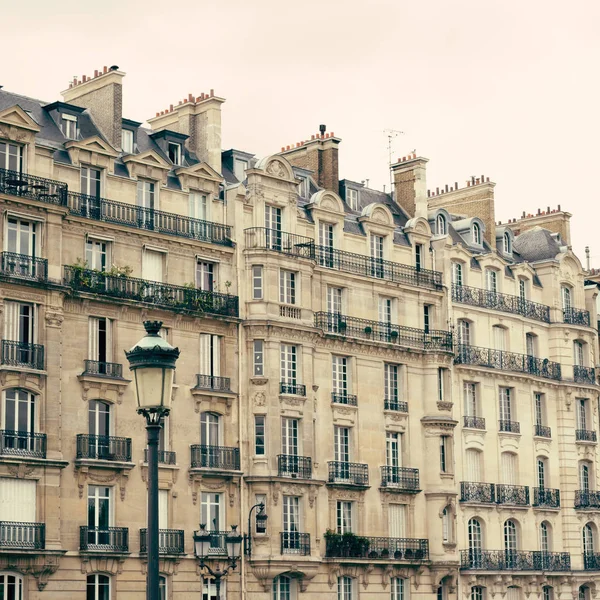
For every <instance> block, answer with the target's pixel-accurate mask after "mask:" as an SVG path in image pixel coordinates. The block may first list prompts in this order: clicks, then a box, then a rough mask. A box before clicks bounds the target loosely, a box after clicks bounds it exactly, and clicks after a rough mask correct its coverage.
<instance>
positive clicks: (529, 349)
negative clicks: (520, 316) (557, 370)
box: [525, 333, 537, 357]
mask: <svg viewBox="0 0 600 600" xmlns="http://www.w3.org/2000/svg"><path fill="white" fill-rule="evenodd" d="M536 350H537V335H535V334H534V333H526V334H525V353H526V354H527V356H528V357H535V356H537V351H536Z"/></svg>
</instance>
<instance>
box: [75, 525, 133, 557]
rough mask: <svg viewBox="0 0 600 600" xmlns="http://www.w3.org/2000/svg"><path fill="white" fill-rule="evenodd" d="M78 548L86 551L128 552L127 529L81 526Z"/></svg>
mask: <svg viewBox="0 0 600 600" xmlns="http://www.w3.org/2000/svg"><path fill="white" fill-rule="evenodd" d="M79 549H80V550H84V551H87V552H129V529H128V528H127V527H106V528H97V527H87V526H81V527H80V528H79Z"/></svg>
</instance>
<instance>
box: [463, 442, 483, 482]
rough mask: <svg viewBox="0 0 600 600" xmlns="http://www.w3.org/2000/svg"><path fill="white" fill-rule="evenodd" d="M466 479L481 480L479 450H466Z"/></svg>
mask: <svg viewBox="0 0 600 600" xmlns="http://www.w3.org/2000/svg"><path fill="white" fill-rule="evenodd" d="M466 458H467V460H466V467H467V481H473V482H479V481H481V462H482V461H481V452H480V451H479V450H473V449H469V450H467V452H466Z"/></svg>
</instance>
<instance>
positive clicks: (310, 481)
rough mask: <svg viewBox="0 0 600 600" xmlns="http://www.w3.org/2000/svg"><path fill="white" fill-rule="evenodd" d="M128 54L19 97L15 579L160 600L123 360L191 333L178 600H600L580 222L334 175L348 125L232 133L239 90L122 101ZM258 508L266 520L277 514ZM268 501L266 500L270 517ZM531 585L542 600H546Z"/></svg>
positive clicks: (178, 427) (12, 401)
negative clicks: (214, 568) (217, 576)
mask: <svg viewBox="0 0 600 600" xmlns="http://www.w3.org/2000/svg"><path fill="white" fill-rule="evenodd" d="M123 77H124V73H123V72H121V71H119V69H118V67H111V68H110V69H107V68H104V69H102V70H101V71H97V72H95V73H94V76H93V77H89V78H88V77H83V78H82V80H81V81H77V80H75V81H73V82H72V83H71V84H70V85H69V88H68V89H67V90H66V91H65V92H63V93H62V96H63V101H62V102H53V103H45V102H40V101H38V100H32V99H30V98H27V97H25V96H21V95H18V94H14V93H10V92H6V91H4V90H0V213H1V218H2V220H3V224H2V228H1V229H0V231H1V233H0V235H1V239H2V254H1V257H2V258H1V264H0V278H1V281H2V284H1V286H0V298H1V304H0V309H1V310H0V318H1V320H2V323H1V324H0V327H1V331H2V343H1V352H0V388H1V393H2V398H1V402H2V410H1V411H0V522H1V523H0V597H3V596H2V594H3V593H4V595H5V596H6V597H7V598H10V599H11V600H12V599H14V600H38V599H40V600H43V599H47V600H53V599H59V598H61V599H62V598H74V599H76V598H84V597H85V598H88V600H109V599H111V600H115V599H117V598H119V599H121V598H127V599H129V598H131V599H133V600H141V599H142V598H144V597H145V587H144V583H145V573H146V560H145V531H144V528H145V520H146V507H145V506H146V493H147V486H146V472H147V465H146V463H145V456H144V446H145V431H144V423H143V419H142V418H141V417H139V416H138V415H136V413H135V407H134V399H133V393H132V390H131V388H130V381H129V380H130V377H129V371H128V369H127V365H126V364H124V355H123V351H124V350H126V349H129V348H130V347H131V346H133V345H134V344H135V342H136V341H137V340H138V339H139V338H140V337H141V336H142V335H143V327H142V322H143V321H144V320H147V319H152V320H160V321H163V324H164V325H163V330H162V335H164V336H165V337H166V338H167V339H168V340H169V342H171V343H172V344H173V345H174V346H178V347H179V348H180V350H181V358H180V359H179V361H178V365H177V373H176V385H175V389H174V393H173V396H174V402H173V411H172V414H171V416H170V417H169V418H168V420H167V422H166V424H165V428H164V433H163V437H162V440H161V464H160V475H159V479H160V529H161V552H162V555H161V561H160V569H161V576H162V579H161V583H162V586H163V587H162V591H163V596H164V598H168V599H173V600H180V599H181V600H187V599H192V598H198V597H201V598H203V600H212V599H213V598H214V597H215V586H214V581H213V580H212V579H211V578H210V577H208V576H206V573H204V572H202V570H201V569H200V567H199V563H198V560H197V558H196V557H195V556H194V548H193V533H194V531H195V530H197V529H198V525H199V523H204V524H206V525H207V527H208V528H209V529H210V530H211V532H212V535H213V538H214V543H213V546H214V562H215V563H216V564H221V566H224V565H225V563H224V560H225V558H226V557H225V555H224V551H225V548H224V537H225V533H226V531H227V530H229V529H230V526H232V525H237V526H238V529H239V530H241V531H242V532H243V533H244V534H245V535H246V536H247V540H246V544H245V546H246V552H245V553H244V555H243V556H242V557H239V559H238V564H239V568H238V569H236V570H235V571H233V572H232V573H231V574H229V575H228V576H227V578H226V579H225V583H224V588H222V597H224V598H225V597H226V598H229V599H233V598H252V599H257V600H267V599H273V600H300V599H301V598H306V599H307V600H310V599H313V598H314V599H316V598H320V597H327V598H337V599H338V600H357V599H362V600H367V599H371V598H373V599H377V598H380V599H382V600H383V599H384V598H386V599H387V598H389V599H391V600H406V599H407V598H409V597H413V598H423V599H425V598H427V599H429V598H436V600H454V599H456V600H459V598H460V599H461V600H462V599H470V600H484V599H485V600H493V599H495V598H497V595H499V597H501V598H502V597H504V596H506V595H508V598H509V600H517V599H519V598H522V599H523V600H524V599H525V598H527V599H529V598H532V597H533V598H539V599H540V600H553V599H554V600H563V599H564V598H566V597H567V595H569V596H571V595H573V596H575V597H578V598H579V600H591V597H592V596H595V594H596V585H597V581H598V579H599V578H600V538H599V537H598V536H599V535H600V532H599V530H598V527H600V520H599V518H598V514H599V512H600V492H597V491H596V477H598V476H600V475H599V472H598V467H597V440H596V432H597V430H598V411H597V406H598V387H597V379H596V373H595V365H596V363H597V362H598V357H597V354H598V341H597V337H598V332H597V329H596V327H595V324H596V323H597V312H596V299H597V287H596V286H595V285H585V273H584V271H583V269H582V266H581V264H580V262H579V260H578V259H577V257H575V256H574V255H573V253H572V251H571V250H570V247H569V243H570V237H569V218H570V214H569V213H566V212H564V211H561V210H560V208H559V209H558V210H556V211H551V210H550V209H548V211H544V212H543V213H542V212H541V211H538V214H537V215H527V214H524V215H523V216H522V217H521V218H520V219H515V220H511V221H509V222H508V223H498V222H497V221H496V219H495V214H494V184H493V183H492V182H490V181H489V179H487V178H485V177H481V178H480V179H472V180H470V181H469V182H468V184H467V185H466V186H465V187H462V188H460V187H459V186H458V185H456V184H454V185H453V186H452V187H446V188H444V189H442V190H439V189H438V190H436V191H435V192H433V193H432V192H428V190H427V183H426V163H427V160H426V159H424V158H420V157H417V156H416V155H411V156H410V157H405V158H403V159H401V160H399V161H398V162H397V163H395V164H393V165H392V166H391V169H392V175H393V178H394V192H393V194H386V193H383V192H380V191H377V190H373V189H369V188H368V187H366V186H365V185H364V184H362V183H358V182H354V181H351V180H348V179H344V180H340V179H339V173H338V152H339V145H340V141H341V140H340V139H339V138H338V137H336V136H335V135H334V134H333V133H326V132H325V131H324V130H321V131H320V132H319V133H318V134H315V135H313V136H312V137H311V139H310V140H306V141H303V142H299V143H297V144H294V145H293V146H287V147H284V148H282V149H281V152H279V153H277V154H274V155H271V156H268V157H266V158H262V159H259V158H257V157H255V156H254V155H253V154H251V153H249V152H245V151H240V150H235V149H232V150H228V151H223V150H222V148H221V105H222V104H223V102H224V99H223V98H220V97H218V96H215V94H214V92H213V91H212V90H211V91H210V92H209V93H204V94H201V95H200V96H192V95H191V94H190V95H189V96H188V97H187V98H186V99H184V100H183V101H181V102H179V103H178V104H176V105H171V106H170V107H169V108H168V109H167V110H165V111H161V112H159V113H156V116H155V117H153V118H151V119H149V120H148V123H149V125H150V128H145V127H142V126H141V123H140V122H137V121H133V120H130V119H127V118H124V117H123V114H122V85H123ZM261 503H264V504H265V506H266V513H267V514H268V520H267V522H266V525H265V524H264V522H259V521H256V520H255V515H256V505H258V504H261ZM251 511H253V512H252V517H251V518H250V517H249V514H250V513H251ZM532 595H533V596H532Z"/></svg>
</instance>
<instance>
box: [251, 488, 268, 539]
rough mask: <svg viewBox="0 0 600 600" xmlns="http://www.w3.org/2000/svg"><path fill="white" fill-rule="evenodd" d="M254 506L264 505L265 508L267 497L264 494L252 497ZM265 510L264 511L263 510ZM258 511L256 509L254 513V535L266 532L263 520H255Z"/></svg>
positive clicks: (265, 524) (265, 523)
mask: <svg viewBox="0 0 600 600" xmlns="http://www.w3.org/2000/svg"><path fill="white" fill-rule="evenodd" d="M254 504H264V505H265V507H266V506H267V495H266V494H256V496H255V497H254ZM265 510H266V509H265ZM259 511H260V509H259V508H257V509H256V512H255V513H254V530H255V531H256V533H266V532H267V522H266V521H265V520H263V519H257V518H256V516H257V515H258V513H259Z"/></svg>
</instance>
